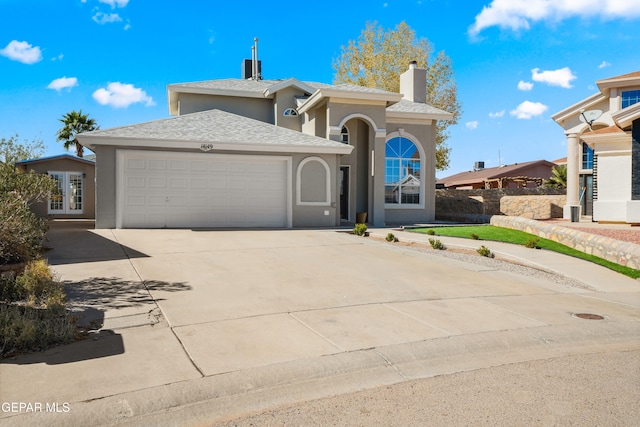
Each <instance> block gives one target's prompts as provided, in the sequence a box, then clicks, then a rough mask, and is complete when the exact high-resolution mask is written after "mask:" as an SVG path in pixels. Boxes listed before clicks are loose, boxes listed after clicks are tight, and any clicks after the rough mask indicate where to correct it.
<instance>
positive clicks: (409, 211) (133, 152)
mask: <svg viewBox="0 0 640 427" xmlns="http://www.w3.org/2000/svg"><path fill="white" fill-rule="evenodd" d="M245 77H247V76H245ZM400 80H401V85H400V91H401V93H392V92H387V91H383V90H377V89H370V88H365V87H360V86H355V85H330V84H324V83H314V82H303V81H299V80H297V79H293V78H292V79H286V80H262V79H260V78H254V77H252V76H248V78H243V79H222V80H208V81H202V82H193V83H179V84H170V85H168V86H167V93H168V104H169V112H170V114H171V115H174V116H175V117H172V118H168V119H162V120H158V121H153V122H148V123H140V124H135V125H131V126H123V127H119V128H114V129H106V130H99V131H95V132H90V133H83V134H82V135H78V140H79V141H80V143H81V144H82V145H84V146H86V147H88V148H90V149H91V150H93V151H94V152H95V153H96V172H97V176H96V185H97V190H96V192H97V196H96V227H97V228H164V227H167V228H192V227H194V228H195V227H214V228H224V227H271V228H291V227H306V226H314V227H317V226H326V227H332V226H337V225H340V224H343V223H354V222H356V219H357V218H358V217H359V218H362V217H363V216H364V214H366V215H367V222H368V223H369V224H373V225H376V226H381V225H384V224H397V223H414V222H425V221H431V220H433V219H434V217H435V206H434V205H435V123H436V121H437V120H448V119H451V118H452V114H450V113H448V112H445V111H442V110H439V109H437V108H434V107H432V106H430V105H428V104H426V102H425V100H426V70H424V69H420V68H417V67H416V66H415V64H412V65H411V66H410V67H409V69H408V70H407V71H406V72H405V73H403V74H402V75H401V79H400ZM408 177H410V178H408ZM358 214H359V215H358Z"/></svg>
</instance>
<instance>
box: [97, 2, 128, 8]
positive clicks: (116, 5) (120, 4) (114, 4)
mask: <svg viewBox="0 0 640 427" xmlns="http://www.w3.org/2000/svg"><path fill="white" fill-rule="evenodd" d="M98 1H99V2H100V3H104V4H108V5H109V6H111V8H112V9H115V8H116V7H126V6H127V4H128V3H129V0H98Z"/></svg>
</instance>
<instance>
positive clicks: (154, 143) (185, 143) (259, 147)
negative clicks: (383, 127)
mask: <svg viewBox="0 0 640 427" xmlns="http://www.w3.org/2000/svg"><path fill="white" fill-rule="evenodd" d="M78 141H79V142H80V144H81V145H83V146H85V147H87V148H91V149H92V150H93V149H94V147H96V146H123V145H125V144H123V142H126V147H127V148H138V147H144V148H174V149H175V148H180V149H186V150H201V149H202V146H203V145H204V144H207V145H208V144H211V145H213V148H210V147H209V148H208V149H210V150H213V151H252V152H271V153H274V152H278V153H281V152H287V153H317V154H339V155H342V154H351V152H352V151H353V148H354V147H353V146H351V145H348V144H339V145H331V146H322V145H312V144H288V145H276V144H255V143H250V144H239V143H234V142H225V141H189V140H176V139H157V138H144V139H142V138H131V137H116V136H89V135H85V136H81V135H78Z"/></svg>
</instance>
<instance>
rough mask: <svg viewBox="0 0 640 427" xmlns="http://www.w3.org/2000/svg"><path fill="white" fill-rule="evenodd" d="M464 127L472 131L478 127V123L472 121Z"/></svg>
mask: <svg viewBox="0 0 640 427" xmlns="http://www.w3.org/2000/svg"><path fill="white" fill-rule="evenodd" d="M465 126H466V127H467V129H471V130H474V129H476V128H477V127H478V121H477V120H474V121H472V122H467V123H465Z"/></svg>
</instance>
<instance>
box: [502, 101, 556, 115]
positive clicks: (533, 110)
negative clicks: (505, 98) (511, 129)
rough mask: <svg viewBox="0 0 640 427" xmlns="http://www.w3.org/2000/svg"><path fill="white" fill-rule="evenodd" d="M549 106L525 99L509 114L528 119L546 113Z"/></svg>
mask: <svg viewBox="0 0 640 427" xmlns="http://www.w3.org/2000/svg"><path fill="white" fill-rule="evenodd" d="M547 108H549V107H547V106H546V105H544V104H541V103H539V102H531V101H524V102H523V103H521V104H520V105H518V106H517V107H516V109H515V110H511V111H510V112H509V114H511V115H512V116H515V117H517V118H519V119H525V120H528V119H530V118H531V117H535V116H539V115H540V114H542V113H544V112H545V111H547Z"/></svg>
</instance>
